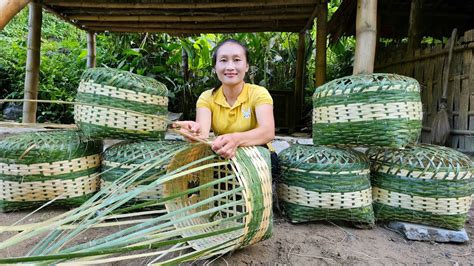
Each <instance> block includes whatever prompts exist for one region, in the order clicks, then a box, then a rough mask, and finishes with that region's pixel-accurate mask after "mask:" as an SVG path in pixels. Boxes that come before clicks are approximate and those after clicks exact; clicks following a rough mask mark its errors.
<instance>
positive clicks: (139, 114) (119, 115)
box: [74, 68, 168, 139]
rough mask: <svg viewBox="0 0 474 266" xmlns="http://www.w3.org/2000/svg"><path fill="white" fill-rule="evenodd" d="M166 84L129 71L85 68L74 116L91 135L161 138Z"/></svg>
mask: <svg viewBox="0 0 474 266" xmlns="http://www.w3.org/2000/svg"><path fill="white" fill-rule="evenodd" d="M166 95H167V89H166V87H165V86H164V85H163V84H162V83H160V82H158V81H156V80H153V79H151V78H148V77H143V76H139V75H136V74H132V73H129V72H125V71H121V70H116V69H107V68H95V69H89V70H87V71H86V72H84V74H83V76H82V80H81V83H80V85H79V88H78V92H77V96H76V101H77V102H79V103H81V104H76V105H75V107H74V118H75V120H76V123H77V124H78V126H79V127H80V128H81V130H82V131H83V132H84V133H85V134H86V135H90V136H96V137H104V138H105V137H107V138H122V139H163V137H164V132H165V130H166V126H167V122H166V121H167V118H166V115H167V106H168V98H167V97H166Z"/></svg>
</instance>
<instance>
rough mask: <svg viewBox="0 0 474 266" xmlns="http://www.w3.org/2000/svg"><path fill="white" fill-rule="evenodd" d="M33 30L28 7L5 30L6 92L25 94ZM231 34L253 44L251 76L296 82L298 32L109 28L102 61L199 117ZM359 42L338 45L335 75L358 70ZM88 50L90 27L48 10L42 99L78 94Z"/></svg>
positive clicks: (59, 118)
mask: <svg viewBox="0 0 474 266" xmlns="http://www.w3.org/2000/svg"><path fill="white" fill-rule="evenodd" d="M330 13H331V10H330ZM27 33H28V10H27V9H25V10H23V11H22V12H20V13H19V14H18V15H17V16H16V17H15V18H14V19H13V21H12V22H10V23H9V24H8V25H7V27H6V28H5V29H4V30H3V31H1V32H0V47H1V48H0V49H1V52H0V93H1V98H14V99H21V98H22V97H23V87H24V77H25V63H26V41H27ZM315 34H316V33H315V29H312V31H311V34H308V35H307V39H306V53H305V54H306V58H305V60H306V64H305V65H306V69H305V81H304V86H305V99H306V100H305V103H306V105H307V106H306V109H310V108H311V101H310V96H311V95H312V92H313V91H314V89H315V88H314V73H315V58H314V57H315V46H314V41H312V40H314V39H315ZM229 37H231V38H235V39H238V40H240V41H242V42H243V43H245V44H246V45H247V47H248V49H249V52H250V63H251V67H250V71H249V75H248V76H247V78H248V81H249V82H252V83H256V84H260V85H262V86H265V87H267V88H268V89H270V90H293V89H294V80H295V69H296V50H297V44H298V34H294V33H241V34H231V35H222V34H202V35H194V36H187V37H176V36H169V35H167V34H149V33H143V34H112V33H102V34H99V35H98V36H97V65H98V66H107V67H112V68H118V69H122V70H126V71H130V72H133V73H137V74H140V75H146V76H150V77H153V78H155V79H157V80H159V81H161V82H163V83H165V84H166V85H167V87H168V89H169V97H170V110H171V111H173V112H180V113H183V114H184V117H185V118H188V119H192V118H193V115H194V103H195V101H196V99H197V97H198V96H199V94H200V93H201V92H202V91H204V90H206V89H209V88H212V87H214V86H215V85H216V84H217V81H216V77H215V75H214V74H213V73H212V66H211V64H212V63H211V53H212V51H213V48H214V47H215V45H216V44H217V43H218V42H219V40H221V39H223V38H229ZM353 47H354V43H353V41H351V40H344V41H343V42H341V43H339V44H337V45H335V46H333V47H331V48H330V50H329V52H328V79H333V78H336V77H339V76H343V75H347V74H349V73H350V69H351V65H352V56H353ZM86 57H87V50H86V34H85V32H83V31H81V30H79V29H77V28H75V27H74V26H72V25H70V24H68V23H65V22H63V21H61V20H59V19H58V18H56V17H55V16H53V15H51V14H49V13H47V12H43V26H42V37H41V73H40V88H39V98H40V99H52V100H66V101H73V99H74V95H75V91H76V88H77V85H78V82H79V77H80V75H81V74H82V72H83V71H84V69H85V65H86ZM186 57H187V61H186ZM183 58H185V61H184V62H183ZM185 62H187V64H188V69H189V71H188V74H187V75H184V73H183V63H185ZM185 77H186V78H185ZM38 106H39V107H38V121H39V122H44V121H51V122H61V123H72V122H73V120H72V107H71V106H65V105H59V104H39V105H38Z"/></svg>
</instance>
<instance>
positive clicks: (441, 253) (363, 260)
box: [0, 208, 474, 265]
mask: <svg viewBox="0 0 474 266" xmlns="http://www.w3.org/2000/svg"><path fill="white" fill-rule="evenodd" d="M61 212H62V210H57V209H49V210H42V211H40V212H37V213H35V214H33V215H32V216H30V217H29V218H27V219H26V220H25V222H26V223H33V222H39V221H44V220H46V219H48V218H51V217H52V216H55V215H58V214H60V213H61ZM26 214H28V211H23V212H16V213H2V214H0V225H11V224H13V223H15V222H16V221H18V220H19V219H21V218H22V217H23V216H25V215H26ZM470 215H471V218H470V219H469V221H468V222H467V223H466V226H465V229H466V231H467V232H468V234H469V236H470V237H472V236H473V235H474V218H473V215H474V208H471V211H470ZM108 230H110V229H96V230H94V231H91V232H89V233H86V234H85V235H82V236H81V238H82V239H81V240H87V239H93V238H97V237H100V236H103V235H105V234H107V233H108V232H109V231H108ZM12 234H13V233H5V232H4V233H0V241H4V240H5V239H7V238H8V237H9V236H11V235H12ZM35 242H36V239H34V240H32V241H28V242H25V243H20V244H19V245H16V246H14V247H12V248H8V249H4V250H0V257H2V258H5V257H14V256H19V255H24V254H26V253H27V252H28V250H30V249H31V248H32V247H33V245H34V244H35ZM148 261H149V260H144V259H141V260H132V261H127V262H122V263H118V264H114V265H143V264H146V262H148ZM207 262H211V261H210V260H209V261H207ZM212 263H215V264H221V265H225V264H230V265H251V264H265V265H277V264H278V265H280V264H290V265H315V264H317V265H325V264H329V265H339V264H351V265H352V264H359V265H360V264H365V265H367V264H435V265H457V264H461V265H472V264H473V263H474V250H473V246H472V242H470V243H465V244H450V243H434V242H433V243H430V242H419V241H410V240H407V239H406V238H405V237H404V236H402V235H400V234H399V233H397V232H394V231H392V230H390V229H388V228H387V227H386V226H385V225H384V224H378V225H377V226H376V227H375V228H373V229H370V230H363V229H356V228H354V227H352V226H351V225H350V224H335V223H330V222H317V223H304V224H291V223H288V222H287V221H285V219H284V218H282V217H281V216H279V215H275V219H274V230H273V237H272V238H270V239H268V240H266V241H263V242H261V243H257V244H255V245H253V246H250V247H247V248H245V249H242V250H238V251H236V252H234V253H233V254H227V255H225V256H222V257H220V258H216V259H215V260H214V261H212Z"/></svg>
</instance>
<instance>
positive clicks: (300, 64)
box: [289, 31, 306, 132]
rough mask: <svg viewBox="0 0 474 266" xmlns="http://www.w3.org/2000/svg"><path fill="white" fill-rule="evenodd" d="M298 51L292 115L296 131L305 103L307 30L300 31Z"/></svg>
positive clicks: (292, 126) (292, 122) (292, 128)
mask: <svg viewBox="0 0 474 266" xmlns="http://www.w3.org/2000/svg"><path fill="white" fill-rule="evenodd" d="M298 38H299V39H298V51H297V54H296V77H295V91H294V94H293V99H294V100H293V106H294V108H292V109H293V110H292V111H293V113H292V115H293V117H290V123H289V124H290V125H289V128H290V131H291V132H294V131H295V129H296V125H298V123H299V122H300V120H301V106H302V104H303V78H304V75H303V72H304V65H305V56H304V52H305V38H306V31H302V32H300V33H299V36H298Z"/></svg>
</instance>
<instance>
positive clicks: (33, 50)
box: [23, 0, 42, 123]
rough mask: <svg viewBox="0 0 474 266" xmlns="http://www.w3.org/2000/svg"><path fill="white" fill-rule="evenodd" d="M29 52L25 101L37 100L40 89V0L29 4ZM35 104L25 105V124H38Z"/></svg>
mask: <svg viewBox="0 0 474 266" xmlns="http://www.w3.org/2000/svg"><path fill="white" fill-rule="evenodd" d="M29 8H30V13H29V18H28V51H27V54H26V75H25V96H24V99H25V100H36V99H37V98H38V87H39V70H40V69H39V67H40V50H41V22H42V7H41V4H40V3H39V1H38V0H35V1H33V2H31V3H30V4H29ZM36 107H37V104H36V103H35V102H25V103H23V123H35V122H36Z"/></svg>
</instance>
